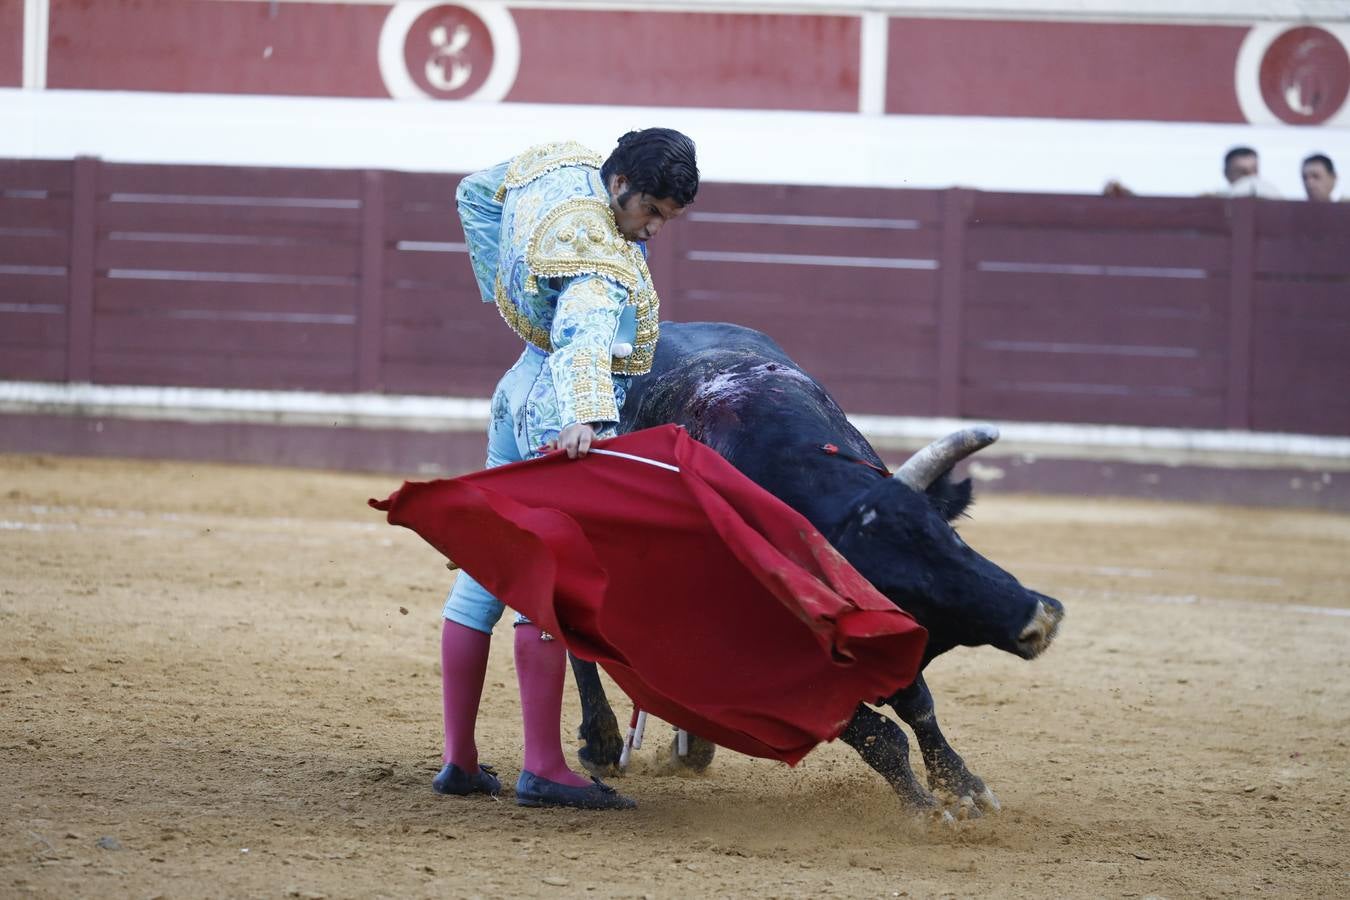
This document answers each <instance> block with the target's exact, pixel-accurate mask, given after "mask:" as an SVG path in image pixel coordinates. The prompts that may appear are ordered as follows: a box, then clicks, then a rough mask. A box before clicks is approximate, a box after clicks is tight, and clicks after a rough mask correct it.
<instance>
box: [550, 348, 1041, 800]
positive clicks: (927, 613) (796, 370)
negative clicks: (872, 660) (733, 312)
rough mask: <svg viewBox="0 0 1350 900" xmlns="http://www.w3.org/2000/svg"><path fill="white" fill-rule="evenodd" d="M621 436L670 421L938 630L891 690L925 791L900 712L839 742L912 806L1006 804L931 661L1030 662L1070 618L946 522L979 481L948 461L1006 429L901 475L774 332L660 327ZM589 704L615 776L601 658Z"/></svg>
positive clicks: (693, 760)
mask: <svg viewBox="0 0 1350 900" xmlns="http://www.w3.org/2000/svg"><path fill="white" fill-rule="evenodd" d="M622 421H623V430H624V431H635V430H638V429H642V428H648V427H651V426H655V425H663V424H668V423H673V424H676V425H680V426H683V427H684V428H685V429H686V430H687V431H688V432H689V434H690V436H691V437H693V438H695V439H696V440H699V441H701V442H702V443H704V444H706V445H707V446H709V447H711V448H712V449H713V450H715V451H717V452H718V453H719V454H721V455H722V456H723V457H725V458H726V459H727V460H728V461H729V462H731V464H732V465H734V466H735V467H736V468H737V469H739V470H740V471H741V472H742V473H743V474H744V475H746V476H747V477H749V478H750V479H751V480H752V481H754V482H756V483H757V484H758V485H759V486H760V487H763V488H764V489H766V490H768V491H769V492H770V493H772V494H774V495H775V496H777V497H778V498H779V499H780V500H782V501H784V502H785V503H787V504H788V505H789V506H791V507H792V508H793V509H795V510H797V511H798V512H799V513H801V514H802V515H803V516H805V517H806V518H807V519H808V520H809V521H810V522H811V524H812V525H814V526H815V527H816V529H817V530H818V531H820V533H821V534H822V535H824V536H825V538H826V539H827V540H829V541H830V543H831V544H833V545H834V547H835V548H836V549H837V550H838V551H839V552H840V553H841V554H842V555H843V556H844V557H845V558H846V559H847V560H848V561H849V562H850V563H851V564H852V565H853V567H854V568H856V569H857V570H858V571H859V572H860V573H861V574H862V575H863V576H864V577H866V578H867V579H868V581H870V582H871V583H872V584H873V586H875V587H876V588H877V589H878V590H879V591H880V592H881V593H883V594H884V595H885V596H886V597H887V598H889V599H890V600H891V601H893V602H894V603H895V604H896V605H897V606H899V607H900V608H901V609H904V610H905V611H906V612H908V613H909V614H910V615H912V616H913V617H914V618H915V619H916V620H917V621H918V622H919V623H920V624H921V625H923V626H924V628H926V629H927V630H928V644H927V648H926V650H925V652H924V656H923V659H922V662H921V666H920V674H919V676H918V677H917V678H916V679H915V680H914V682H913V683H912V684H911V685H910V686H909V687H907V688H904V689H903V690H901V691H899V692H898V693H896V694H895V695H893V696H891V697H889V698H886V700H885V701H884V702H885V705H888V706H890V707H891V708H892V709H893V710H894V711H895V713H896V715H897V716H898V717H899V719H900V720H901V721H902V722H904V723H905V724H906V725H908V726H909V728H910V729H911V730H912V731H913V733H914V737H915V739H916V741H917V743H918V746H919V751H920V754H921V756H922V758H923V763H924V768H925V769H926V770H927V787H925V786H924V785H923V784H921V783H920V781H919V779H918V777H917V776H916V774H915V772H914V770H913V769H912V768H911V766H910V763H909V742H908V739H907V738H906V736H905V733H904V731H903V730H902V729H901V728H900V726H899V725H898V724H897V723H896V722H895V721H894V720H893V719H891V718H889V717H887V716H885V715H882V714H881V713H880V712H878V711H876V710H875V709H873V708H872V707H871V706H869V705H868V704H867V703H860V704H859V705H858V708H857V711H856V712H855V713H854V715H853V717H852V719H851V720H850V721H849V724H848V726H847V727H846V728H845V730H844V732H843V733H842V734H841V735H840V737H841V739H842V740H843V741H844V742H845V743H847V744H848V745H849V746H850V747H852V748H853V749H854V750H856V751H857V752H858V753H859V755H861V756H862V758H863V760H864V761H866V762H867V764H868V765H869V766H871V767H872V768H873V769H875V770H876V771H877V772H878V773H879V774H880V775H881V776H882V777H883V778H885V779H886V781H887V782H888V783H889V784H890V785H891V787H892V788H893V789H894V790H895V792H896V794H897V795H898V796H899V797H900V800H901V802H902V803H903V804H904V805H905V806H906V807H907V808H909V809H911V810H913V811H915V812H921V813H922V812H927V813H929V814H932V815H937V816H947V815H949V814H948V813H947V811H946V809H945V807H944V805H943V803H942V801H940V800H939V799H938V797H937V796H936V795H935V793H934V792H941V793H945V794H947V795H950V796H951V797H953V798H955V802H956V804H957V806H956V811H957V814H958V815H961V816H977V815H981V814H982V813H983V812H985V811H991V810H997V809H999V806H1000V804H999V801H998V798H997V797H996V796H995V795H994V792H993V791H991V790H990V789H989V788H988V787H987V786H986V785H985V783H984V781H983V780H982V779H981V778H980V777H979V776H977V775H975V774H974V773H973V772H971V771H970V769H969V768H967V766H966V764H965V761H964V760H963V759H962V758H961V756H960V755H959V754H958V753H957V752H956V751H955V750H953V749H952V747H951V745H950V744H949V743H948V742H947V740H946V738H945V737H944V736H943V734H942V730H941V728H939V726H938V720H937V716H936V713H935V711H934V707H933V695H932V693H931V692H930V691H929V689H928V685H927V684H926V683H925V681H924V678H923V668H924V667H926V666H927V665H928V663H929V662H931V661H932V660H933V659H934V658H936V657H938V656H940V655H941V654H943V653H946V652H947V651H948V650H951V649H952V648H954V647H957V646H980V645H986V644H987V645H992V646H994V647H997V648H999V649H1000V650H1004V651H1006V652H1008V653H1012V654H1015V655H1017V656H1020V657H1022V658H1024V659H1034V658H1035V657H1037V656H1039V655H1040V654H1041V653H1043V652H1044V651H1045V649H1046V648H1047V647H1049V646H1050V643H1051V641H1052V640H1053V639H1054V637H1055V634H1056V631H1057V629H1058V627H1059V623H1060V620H1061V619H1062V618H1063V615H1064V608H1063V606H1062V605H1061V604H1060V603H1059V602H1058V601H1057V600H1054V599H1053V598H1051V597H1047V596H1045V595H1044V594H1039V593H1037V592H1036V591H1033V590H1029V589H1027V588H1025V587H1023V586H1022V585H1021V584H1020V583H1019V582H1018V581H1017V579H1016V578H1014V577H1013V576H1012V575H1010V574H1009V573H1008V572H1006V571H1004V570H1003V569H1002V568H1000V567H999V566H997V565H995V564H994V563H993V562H991V561H989V560H988V559H986V558H985V557H984V556H982V555H981V554H979V553H977V552H976V551H975V550H973V549H972V548H971V547H970V546H969V545H967V544H966V542H965V541H963V540H962V539H961V537H960V535H958V534H957V532H956V530H955V529H954V528H953V527H952V525H951V522H952V521H953V520H954V519H956V518H958V517H959V516H962V515H963V514H965V512H966V510H967V509H968V507H969V506H970V503H971V499H972V490H971V484H970V479H966V480H964V481H962V482H960V483H955V484H954V483H953V482H952V481H951V479H950V472H951V469H952V466H953V465H955V464H956V463H957V462H958V461H960V460H961V459H962V458H964V457H966V456H968V455H970V454H971V453H973V452H975V451H976V450H979V449H980V448H982V447H984V446H987V445H988V444H990V443H992V442H993V441H994V440H995V439H996V438H997V436H998V435H997V432H996V431H995V430H994V429H992V428H989V427H987V426H985V427H977V428H971V429H966V430H964V431H961V432H958V433H956V434H954V435H951V436H949V437H947V438H944V439H941V440H938V441H935V442H934V443H933V444H930V445H929V446H928V447H926V448H924V449H923V450H921V451H919V452H918V453H916V454H914V455H913V456H912V457H911V458H910V459H909V460H908V461H907V462H905V463H904V465H903V466H902V467H901V468H900V469H899V470H898V471H897V472H895V474H894V475H893V476H891V475H890V473H888V472H887V471H886V469H885V468H884V466H883V464H882V461H881V458H880V457H879V456H878V455H877V453H876V451H875V450H874V449H873V448H872V446H871V444H869V443H868V441H867V440H866V438H864V437H863V436H862V435H861V434H860V433H859V432H858V430H857V429H856V428H854V427H853V426H852V425H851V424H850V423H849V421H848V419H847V417H846V416H845V415H844V411H843V410H842V409H841V408H840V407H839V405H838V403H836V402H835V400H834V398H833V397H831V396H830V394H829V392H828V391H826V390H825V388H824V387H822V386H821V385H820V384H819V383H818V382H817V381H816V380H815V379H814V378H812V377H811V376H809V375H808V374H806V373H805V372H804V371H803V370H802V369H801V367H799V366H798V365H797V364H796V363H794V362H793V361H792V360H791V359H790V358H789V357H788V355H787V354H786V353H784V352H783V350H782V349H781V348H780V347H779V346H778V345H777V344H776V343H775V342H774V341H773V340H772V339H770V338H769V337H768V336H766V335H764V334H762V333H760V332H758V331H753V330H751V329H748V328H743V327H740V326H737V325H729V324H722V323H689V324H675V323H667V324H663V325H662V329H661V340H660V343H659V345H658V349H657V353H656V360H655V364H654V365H653V368H652V370H651V372H650V373H649V374H647V375H644V376H642V377H640V378H637V379H635V380H634V382H633V385H632V388H631V390H630V391H629V393H628V397H627V400H626V402H625V404H624V407H623V413H622ZM572 667H573V672H574V674H575V676H576V681H577V686H578V689H579V693H580V699H581V708H582V723H581V727H580V734H579V737H580V738H581V740H582V741H583V742H584V743H583V746H582V747H581V748H580V750H579V756H580V759H581V762H582V763H583V765H585V766H586V767H587V768H588V769H590V770H591V771H593V772H597V773H598V772H609V771H614V769H615V767H616V766H617V763H618V760H619V755H620V752H621V750H622V739H621V737H620V734H619V728H618V722H617V720H616V718H615V716H614V713H613V711H612V709H611V707H610V705H609V701H608V698H607V697H606V696H605V691H604V687H603V685H602V684H601V681H600V678H599V674H598V672H597V670H596V666H595V664H594V663H588V662H585V661H583V660H579V659H576V658H575V657H573V659H572ZM712 753H713V747H712V745H711V744H709V743H708V742H706V741H703V740H700V739H698V738H696V737H693V736H691V746H690V750H689V754H688V756H687V757H685V761H686V763H685V764H686V765H691V766H692V767H695V768H702V767H705V766H706V765H707V764H708V763H709V762H710V761H711V759H712Z"/></svg>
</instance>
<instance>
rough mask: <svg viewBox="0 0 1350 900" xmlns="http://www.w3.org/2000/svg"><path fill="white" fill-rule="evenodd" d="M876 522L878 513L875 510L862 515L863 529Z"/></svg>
mask: <svg viewBox="0 0 1350 900" xmlns="http://www.w3.org/2000/svg"><path fill="white" fill-rule="evenodd" d="M876 520H877V511H876V510H875V509H869V510H868V511H867V512H865V513H863V514H862V521H861V524H862V525H863V527H866V526H868V525H871V524H872V523H873V522H875V521H876Z"/></svg>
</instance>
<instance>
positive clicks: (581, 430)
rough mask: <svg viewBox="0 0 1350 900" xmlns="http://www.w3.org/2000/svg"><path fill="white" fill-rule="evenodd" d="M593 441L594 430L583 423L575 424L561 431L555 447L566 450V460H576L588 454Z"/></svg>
mask: <svg viewBox="0 0 1350 900" xmlns="http://www.w3.org/2000/svg"><path fill="white" fill-rule="evenodd" d="M594 440H595V428H594V427H592V426H591V425H588V424H587V423H585V422H576V423H574V424H572V425H568V426H567V427H566V428H564V429H563V430H562V432H561V433H560V434H559V435H558V440H557V444H556V445H555V446H556V447H557V448H558V449H559V450H566V451H567V458H568V459H577V458H579V457H582V456H585V455H586V454H587V453H589V452H590V449H591V442H592V441H594Z"/></svg>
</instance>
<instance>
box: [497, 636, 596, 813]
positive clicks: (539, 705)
mask: <svg viewBox="0 0 1350 900" xmlns="http://www.w3.org/2000/svg"><path fill="white" fill-rule="evenodd" d="M515 631H516V677H517V679H518V680H519V682H520V709H521V713H522V714H523V715H524V717H525V769H526V771H529V772H533V773H534V774H535V775H538V776H539V777H540V778H546V779H548V780H549V781H556V782H558V783H559V784H566V785H571V786H572V787H586V786H587V785H589V784H590V783H591V781H590V779H589V778H583V777H582V776H580V775H578V774H577V773H576V772H573V771H572V770H571V769H569V768H568V767H567V762H566V761H565V760H564V759H563V752H562V734H561V724H560V719H561V718H562V692H563V681H564V669H565V667H566V665H567V651H566V650H564V649H563V645H562V644H561V643H559V642H558V641H544V640H540V635H541V634H542V632H541V631H540V630H539V628H538V627H537V626H535V625H532V624H529V623H521V624H519V625H517V626H516V627H515Z"/></svg>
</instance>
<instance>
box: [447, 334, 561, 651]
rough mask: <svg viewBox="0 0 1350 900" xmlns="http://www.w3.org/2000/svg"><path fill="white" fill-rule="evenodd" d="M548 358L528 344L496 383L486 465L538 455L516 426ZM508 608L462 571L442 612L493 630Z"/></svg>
mask: <svg viewBox="0 0 1350 900" xmlns="http://www.w3.org/2000/svg"><path fill="white" fill-rule="evenodd" d="M545 359H546V357H545V356H544V353H543V351H541V350H539V349H537V348H535V347H526V348H525V352H524V353H522V354H521V355H520V359H518V360H516V364H515V365H514V366H512V367H511V368H510V369H508V370H507V372H506V374H505V375H503V376H502V380H501V381H499V382H498V383H497V389H496V390H495V391H493V393H492V421H491V422H490V423H489V424H488V447H487V468H489V469H492V468H495V467H497V466H504V465H506V464H507V463H513V462H520V461H521V460H525V459H529V458H530V457H532V456H538V455H539V454H538V452H537V451H538V448H537V447H523V446H521V444H522V443H524V439H525V429H524V427H517V423H518V422H520V423H521V424H522V426H523V417H524V412H523V410H524V406H525V401H526V398H527V397H529V394H530V389H531V388H532V387H534V383H535V381H536V380H537V379H538V378H539V375H540V373H541V371H542V370H543V367H544V360H545ZM505 608H506V607H505V606H503V605H502V602H501V601H500V600H498V599H497V598H496V597H494V596H492V594H490V593H489V592H488V589H487V588H485V587H483V586H482V585H481V584H479V583H478V582H477V581H475V580H474V578H473V576H472V575H470V574H469V573H468V572H463V571H461V572H460V573H459V575H458V576H457V577H456V578H455V585H454V587H452V588H451V589H450V596H448V597H446V598H445V609H444V610H443V611H442V613H441V614H442V615H443V616H444V617H445V618H447V619H449V620H450V621H451V622H458V623H459V624H460V625H463V626H464V627H466V628H472V629H474V630H475V631H481V632H483V633H484V634H491V633H492V628H493V626H494V625H496V624H497V621H498V620H499V619H500V618H501V617H502V611H503V610H504V609H505ZM526 621H529V620H528V619H526V618H525V617H524V616H520V615H517V616H516V623H517V624H519V623H520V622H526Z"/></svg>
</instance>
